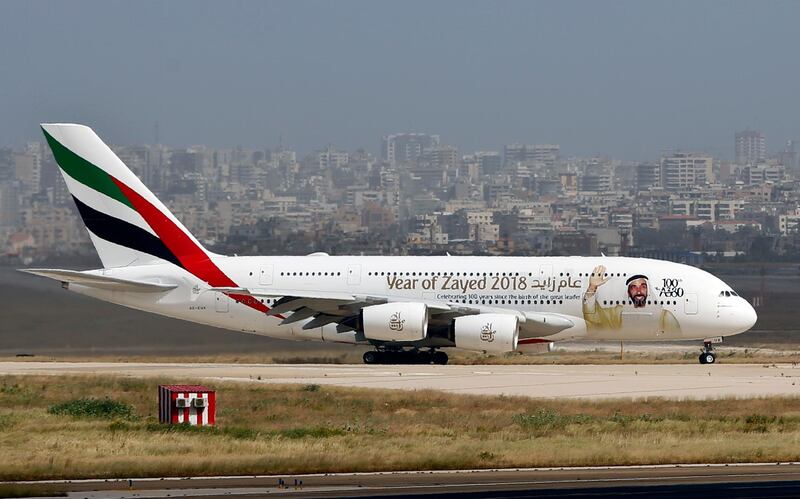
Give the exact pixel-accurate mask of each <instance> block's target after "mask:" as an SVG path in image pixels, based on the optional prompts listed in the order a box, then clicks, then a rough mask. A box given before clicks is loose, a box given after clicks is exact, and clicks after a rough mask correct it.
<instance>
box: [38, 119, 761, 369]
mask: <svg viewBox="0 0 800 499" xmlns="http://www.w3.org/2000/svg"><path fill="white" fill-rule="evenodd" d="M42 130H43V131H44V135H45V137H46V138H47V142H48V144H49V145H50V148H51V149H52V150H53V154H54V156H55V159H56V161H57V162H58V165H59V167H60V168H61V172H62V174H63V176H64V180H65V181H66V183H67V187H68V188H69V191H70V193H71V194H72V197H73V199H74V200H75V204H76V206H77V207H78V212H79V213H80V215H81V217H83V221H84V223H85V224H86V228H87V229H88V231H89V236H90V238H91V240H92V243H93V244H94V247H95V248H96V250H97V253H98V255H99V256H100V260H101V261H102V263H103V268H102V269H98V270H88V271H83V272H79V271H72V270H59V269H27V270H25V271H26V272H30V273H32V274H37V275H40V276H44V277H49V278H51V279H55V280H57V281H61V283H62V285H63V287H65V288H67V289H70V290H71V291H75V292H77V293H80V294H84V295H88V296H92V297H94V298H98V299H101V300H105V301H109V302H112V303H117V304H119V305H124V306H127V307H132V308H136V309H139V310H144V311H147V312H153V313H156V314H161V315H166V316H169V317H174V318H177V319H183V320H187V321H192V322H197V323H201V324H208V325H211V326H217V327H220V328H225V329H230V330H234V331H244V332H248V333H254V334H260V335H264V336H271V337H276V338H283V339H293V340H311V341H327V342H335V343H348V344H360V345H372V346H374V347H375V349H374V350H370V351H368V352H367V353H365V354H364V361H365V362H366V363H381V362H424V363H429V362H433V363H441V364H444V363H446V362H447V355H446V354H445V353H444V352H443V351H441V350H439V349H441V348H446V347H458V348H464V349H467V350H476V351H485V352H496V353H502V352H513V351H517V350H521V351H525V350H526V349H530V348H531V346H532V345H535V344H537V343H550V342H556V341H564V340H579V339H590V340H636V341H641V340H703V342H704V347H703V353H702V354H701V355H700V362H701V363H713V362H714V360H715V355H714V350H713V344H714V343H718V342H719V341H721V340H722V338H723V337H724V336H730V335H734V334H739V333H743V332H745V331H747V330H748V329H749V328H750V327H752V326H753V324H754V323H755V322H756V313H755V311H754V310H753V308H752V307H751V306H750V304H749V303H748V302H747V301H746V300H744V299H743V298H741V297H739V296H738V295H737V294H736V293H735V292H734V291H733V290H732V289H731V288H730V286H728V285H727V284H725V283H724V282H723V281H721V280H720V279H718V278H717V277H715V276H713V275H711V274H709V273H707V272H704V271H702V270H700V269H697V268H694V267H690V266H687V265H680V264H676V263H671V262H664V261H658V260H648V259H641V258H622V257H597V258H595V257H473V256H430V257H421V256H410V257H409V256H401V257H396V256H385V257H384V256H328V255H327V254H324V253H315V254H312V255H308V256H243V257H230V256H223V255H217V254H214V253H212V252H210V251H208V250H207V249H205V248H204V247H203V246H202V245H201V244H200V243H199V242H198V241H197V239H195V237H194V236H192V234H191V233H189V231H188V230H186V227H184V226H183V225H182V224H181V222H180V221H178V219H176V218H175V217H174V216H173V215H172V213H170V211H169V210H168V209H167V207H166V206H164V204H163V203H162V202H161V201H159V200H158V199H157V198H156V197H155V196H154V195H153V193H152V192H150V190H149V189H148V188H147V187H145V186H144V184H142V182H141V181H140V180H139V179H138V178H137V177H136V175H134V174H133V173H132V172H131V171H130V170H129V169H128V168H127V167H126V166H125V164H124V163H123V162H122V161H121V160H120V159H119V158H118V157H117V156H116V155H115V154H114V153H113V152H112V151H111V149H109V147H108V146H106V144H104V143H103V141H102V140H100V138H99V137H98V136H97V135H96V134H95V133H94V131H93V130H92V129H91V128H88V127H86V126H83V125H75V124H45V125H42Z"/></svg>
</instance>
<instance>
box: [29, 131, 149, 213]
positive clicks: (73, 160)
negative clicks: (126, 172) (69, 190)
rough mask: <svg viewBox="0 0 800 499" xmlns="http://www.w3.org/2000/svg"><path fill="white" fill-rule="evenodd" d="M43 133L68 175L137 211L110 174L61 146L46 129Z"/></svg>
mask: <svg viewBox="0 0 800 499" xmlns="http://www.w3.org/2000/svg"><path fill="white" fill-rule="evenodd" d="M42 132H44V136H45V138H47V143H48V144H49V145H50V149H51V150H52V151H53V156H55V158H56V162H57V163H58V166H60V167H61V169H62V170H64V171H65V172H66V173H67V175H69V176H70V177H72V178H73V179H75V180H76V181H78V182H80V183H81V184H83V185H85V186H87V187H90V188H92V189H94V190H96V191H98V192H101V193H103V194H105V195H106V196H108V197H110V198H113V199H116V200H117V201H119V202H120V203H122V204H124V205H126V206H128V207H130V208H131V209H134V210H135V208H134V207H133V204H131V202H130V201H129V200H128V198H126V197H125V195H124V194H123V193H122V191H121V190H120V189H119V187H117V184H115V183H114V181H113V180H112V179H111V176H110V175H109V174H108V173H106V172H104V171H103V170H101V169H100V168H98V167H96V166H95V165H93V164H91V163H89V162H88V161H86V160H85V159H83V158H81V157H80V156H78V155H77V154H75V153H74V152H72V151H70V150H69V149H67V148H66V147H64V146H63V145H61V143H60V142H58V141H57V140H56V139H54V138H53V137H52V136H51V135H50V134H49V133H47V131H46V130H45V129H44V128H42Z"/></svg>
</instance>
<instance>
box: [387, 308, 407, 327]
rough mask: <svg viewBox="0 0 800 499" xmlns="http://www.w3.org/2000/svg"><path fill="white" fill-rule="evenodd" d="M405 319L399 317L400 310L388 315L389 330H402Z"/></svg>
mask: <svg viewBox="0 0 800 499" xmlns="http://www.w3.org/2000/svg"><path fill="white" fill-rule="evenodd" d="M405 323H406V320H405V319H403V318H401V317H400V312H395V313H393V314H392V316H391V317H389V330H391V331H402V330H403V326H404V325H405Z"/></svg>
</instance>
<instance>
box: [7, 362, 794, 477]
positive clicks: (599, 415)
mask: <svg viewBox="0 0 800 499" xmlns="http://www.w3.org/2000/svg"><path fill="white" fill-rule="evenodd" d="M160 381H165V382H166V381H172V380H160ZM183 381H185V380H183ZM155 386H156V382H155V381H153V380H140V379H130V378H109V377H102V378H101V377H88V376H87V377H58V378H56V377H44V376H42V377H34V376H26V377H0V449H2V455H3V458H2V459H1V460H0V478H2V479H8V480H11V479H39V478H77V477H129V476H181V475H207V474H257V473H258V474H260V473H300V472H334V471H354V470H359V471H370V470H373V471H375V470H397V469H447V468H479V467H506V466H509V467H525V466H579V465H580V466H583V465H611V464H642V463H676V462H741V461H783V460H799V459H800V399H796V398H770V399H752V400H720V401H685V402H675V401H666V400H662V399H656V400H651V401H649V402H632V401H603V402H588V401H541V400H533V399H527V398H515V397H502V396H500V397H485V396H468V395H454V394H445V393H441V392H433V391H419V392H405V391H379V390H369V389H352V388H336V387H327V386H325V387H318V386H316V385H312V386H307V387H304V386H297V385H262V384H218V385H216V388H217V389H218V390H219V392H218V394H219V395H218V396H219V406H220V407H219V410H218V423H219V426H218V427H217V428H216V429H204V430H194V429H190V428H186V427H177V428H175V427H167V426H162V425H159V424H158V423H156V422H155V419H154V417H153V416H154V415H155V414H156V391H155ZM105 396H109V397H111V398H112V399H114V400H117V401H122V402H125V403H128V404H130V405H131V406H132V408H133V410H134V412H135V414H136V417H133V418H126V419H119V420H115V421H109V420H105V419H92V418H90V417H89V418H87V417H81V418H74V417H70V416H63V415H62V416H58V415H54V414H50V413H48V408H49V407H50V406H52V405H54V404H57V403H62V402H66V401H69V400H73V399H77V398H86V397H95V398H102V397H105ZM700 443H702V445H699V444H700Z"/></svg>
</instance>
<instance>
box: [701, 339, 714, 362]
mask: <svg viewBox="0 0 800 499" xmlns="http://www.w3.org/2000/svg"><path fill="white" fill-rule="evenodd" d="M716 361H717V354H715V353H714V345H713V343H712V342H711V341H709V340H706V341H704V342H703V353H701V354H700V363H701V364H713V363H714V362H716Z"/></svg>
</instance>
